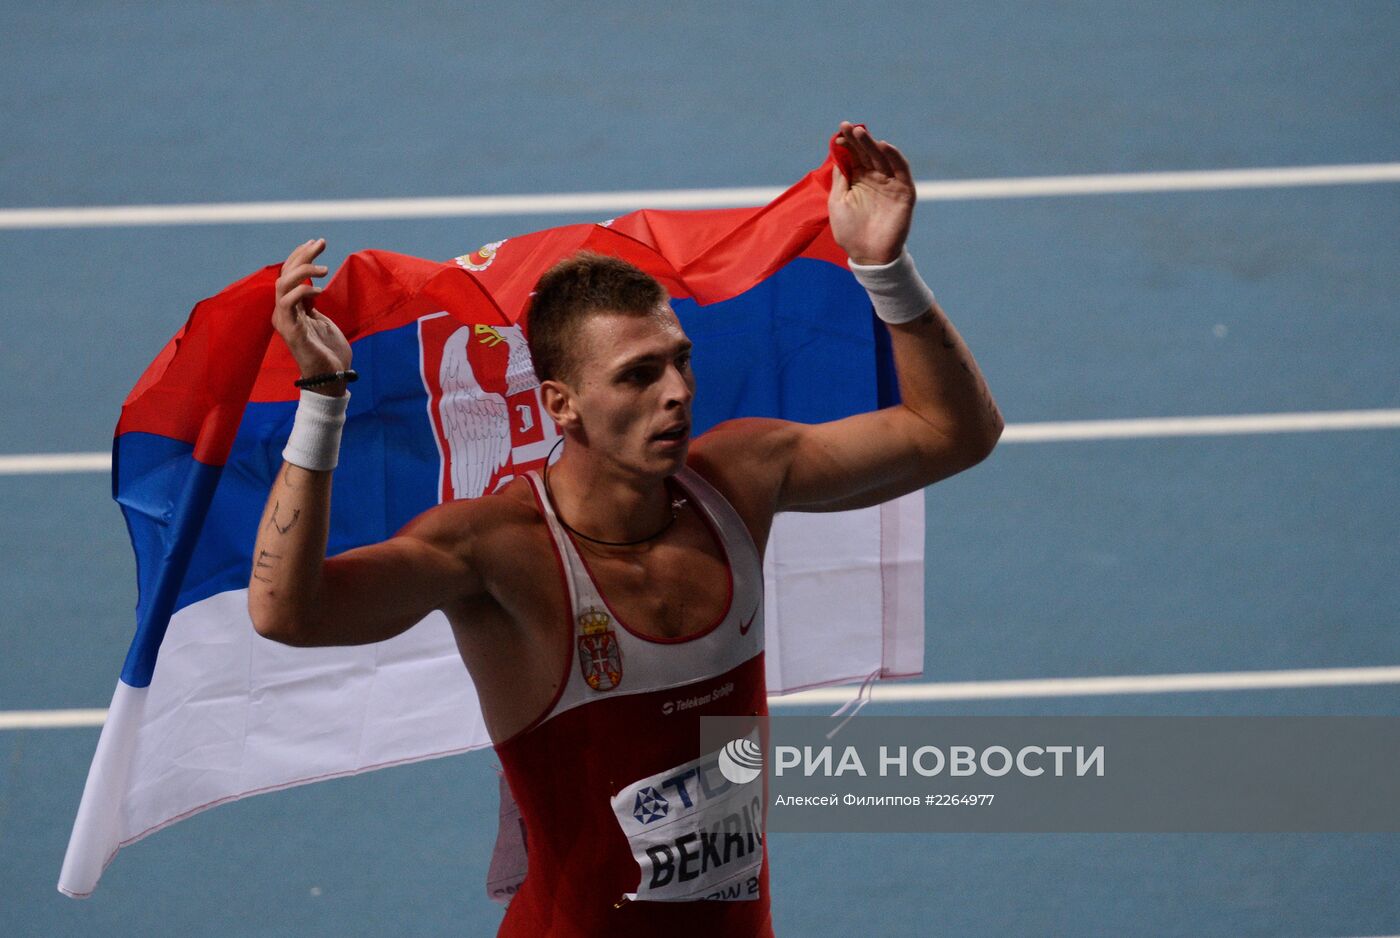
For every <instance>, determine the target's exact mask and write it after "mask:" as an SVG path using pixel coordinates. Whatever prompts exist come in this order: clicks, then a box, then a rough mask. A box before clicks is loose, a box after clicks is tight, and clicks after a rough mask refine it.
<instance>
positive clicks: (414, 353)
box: [58, 146, 924, 897]
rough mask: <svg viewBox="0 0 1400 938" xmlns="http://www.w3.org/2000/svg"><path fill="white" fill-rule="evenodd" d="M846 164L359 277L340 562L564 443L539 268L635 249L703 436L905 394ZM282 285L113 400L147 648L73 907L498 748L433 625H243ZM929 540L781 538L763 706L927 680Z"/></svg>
mask: <svg viewBox="0 0 1400 938" xmlns="http://www.w3.org/2000/svg"><path fill="white" fill-rule="evenodd" d="M845 159H846V156H845V152H844V150H842V149H840V148H838V147H835V146H833V147H832V154H831V156H830V157H829V158H828V160H827V162H826V163H825V164H823V165H822V166H821V167H820V168H819V169H817V170H815V171H813V172H812V173H810V174H809V175H808V176H807V177H806V178H804V179H803V180H802V181H801V182H799V183H798V184H797V185H795V186H793V187H792V188H791V189H789V190H788V191H786V192H785V193H783V194H782V195H781V196H780V197H779V198H778V199H777V200H775V201H774V202H772V203H771V204H769V205H767V206H765V207H762V208H756V209H738V210H716V211H688V212H682V211H638V212H634V213H632V214H629V215H625V216H623V217H621V218H617V219H613V220H610V221H607V222H603V223H602V224H579V225H568V226H564V227H560V228H551V229H549V230H546V231H540V232H535V233H533V234H527V235H522V236H516V237H511V238H508V239H506V240H502V241H497V242H495V243H493V244H489V245H486V246H484V247H482V248H481V249H479V250H477V251H473V252H471V253H469V254H464V255H462V256H460V257H457V258H455V259H454V260H452V261H449V262H447V263H439V262H435V261H427V260H421V259H418V258H413V257H406V256H403V255H397V254H389V253H385V252H379V251H365V252H362V253H358V254H354V255H352V256H351V257H350V258H348V259H347V260H346V262H345V264H344V265H343V266H342V267H341V268H340V269H339V270H338V271H337V272H336V275H335V277H334V278H333V279H332V280H331V281H330V283H329V284H328V285H327V288H326V290H325V292H324V293H323V294H322V295H321V296H320V297H319V299H318V301H317V307H318V308H319V309H320V310H321V311H322V312H324V313H326V314H327V315H328V316H330V317H331V318H332V319H334V320H335V321H336V323H337V324H338V325H339V326H340V327H341V329H342V330H343V331H344V332H345V334H346V336H347V338H349V339H350V341H351V343H352V345H353V349H354V360H355V367H356V369H357V370H358V371H359V372H360V375H361V379H360V381H359V382H358V383H356V384H355V385H354V387H353V393H352V396H351V400H350V411H349V417H348V420H347V423H346V427H345V431H344V438H343V443H342V446H341V451H340V465H339V467H338V468H337V469H336V471H335V475H334V483H333V494H332V506H333V508H332V516H331V526H330V543H329V548H328V553H329V554H336V553H339V552H341V551H344V550H348V549H350V548H353V547H358V546H361V545H364V544H370V543H374V542H377V541H381V540H384V539H385V538H388V537H390V536H392V535H393V534H395V533H396V532H397V531H398V529H399V528H400V527H402V526H403V525H404V524H405V523H407V522H408V521H409V520H410V519H412V518H413V517H414V516H415V515H417V514H419V513H420V512H422V511H425V510H426V509H428V508H430V507H432V506H433V505H435V504H437V503H439V502H441V501H443V500H445V499H454V498H473V497H477V496H480V495H482V494H485V493H490V492H493V491H495V490H496V489H497V488H499V487H500V486H501V485H503V484H505V483H506V482H508V481H509V480H510V479H511V478H513V477H514V476H515V475H517V474H519V473H522V472H524V471H526V470H528V469H531V468H536V467H539V466H541V465H543V462H544V460H545V458H546V457H547V454H548V452H549V449H550V447H551V446H552V445H553V443H554V442H555V440H556V439H557V429H556V428H555V426H554V425H553V423H552V422H551V421H550V420H548V419H547V418H546V416H545V414H544V411H543V408H542V407H541V405H540V399H539V395H538V391H537V384H536V381H535V377H534V374H533V371H532V370H531V368H530V358H529V354H528V348H527V346H526V344H525V339H526V329H525V327H526V326H527V323H525V322H524V321H523V316H524V311H525V309H526V306H527V305H528V299H529V295H530V291H531V289H532V287H533V285H534V283H535V281H536V280H537V279H538V278H539V276H540V275H541V274H542V273H543V272H544V271H545V270H546V269H548V268H549V267H550V266H551V265H552V264H554V263H555V262H556V261H558V260H560V259H561V258H563V257H566V256H568V255H570V254H572V253H574V252H576V251H578V250H581V249H588V250H593V251H598V252H601V253H605V254H611V255H616V256H618V257H622V258H625V259H627V260H628V261H631V262H632V263H634V264H636V265H637V266H639V267H641V268H642V269H644V270H646V271H648V272H649V273H651V274H652V275H653V276H655V277H656V278H657V279H658V280H659V281H660V282H661V283H662V284H663V285H664V286H665V288H666V290H667V291H668V292H669V294H670V296H671V300H672V306H673V307H674V309H675V311H676V313H677V315H678V316H679V317H680V321H681V324H682V326H683V327H684V328H685V331H686V332H687V333H688V334H689V335H690V337H691V338H692V339H693V340H694V343H695V349H694V354H693V362H694V370H695V374H696V380H697V384H698V392H697V396H696V399H695V406H694V426H695V429H696V431H697V432H703V431H704V430H705V429H707V428H709V427H711V426H713V425H715V424H716V423H718V422H720V421H723V420H727V419H729V418H732V417H737V416H770V417H781V418H786V419H789V420H797V421H803V422H808V423H817V422H822V421H827V420H834V419H837V418H840V417H845V416H848V415H850V414H855V413H860V412H863V411H868V410H873V409H875V408H878V407H882V406H886V405H889V404H892V403H894V402H895V400H896V394H897V391H896V385H895V381H894V375H893V370H892V364H891V360H890V352H889V346H888V337H887V334H886V332H885V329H884V326H883V325H881V324H880V323H879V322H878V320H876V319H875V318H874V316H873V314H872V311H871V307H870V302H869V299H868V297H867V296H866V294H865V291H864V290H863V289H862V288H861V287H860V286H859V285H858V284H857V283H856V282H855V280H854V279H853V277H852V276H851V274H850V273H849V271H848V270H847V268H846V265H845V256H844V253H843V252H842V251H841V250H840V249H839V248H838V247H837V246H836V244H835V242H834V240H833V239H832V236H831V231H830V228H829V226H828V223H827V209H826V200H827V195H828V192H829V189H830V180H831V166H832V162H833V161H842V160H845ZM277 273H278V268H277V267H275V266H272V267H267V268H265V269H263V270H261V271H258V272H257V273H254V274H253V275H251V276H249V277H247V278H245V279H243V280H240V281H238V282H237V283H234V284H232V285H231V286H229V287H228V288H227V289H225V290H224V291H223V292H222V293H220V294H218V295H217V296H215V297H212V298H211V299H207V300H205V301H203V302H201V303H200V304H199V305H197V306H196V307H195V308H194V311H193V312H192V313H191V315H190V317H189V320H188V321H187V322H186V324H185V326H184V328H183V329H181V330H180V331H179V332H178V333H177V334H176V335H175V337H174V338H173V339H172V340H171V341H170V343H169V344H168V345H167V346H166V347H165V348H164V349H163V350H162V351H161V353H160V354H159V355H158V356H157V357H156V359H155V361H154V362H153V363H152V364H151V366H150V367H149V368H148V369H147V370H146V373H145V374H144V375H142V376H141V379H140V380H139V381H138V382H137V384H136V387H135V388H134V389H133V390H132V392H131V394H130V396H129V397H128V398H127V400H126V402H125V404H124V405H123V407H122V414H121V420H120V422H119V423H118V425H117V431H116V439H115V442H114V445H113V470H112V488H113V493H114V497H115V498H116V500H117V502H118V503H119V504H120V505H121V508H122V512H123V514H124V516H125V518H126V522H127V526H128V529H129V531H130V534H131V541H132V545H133V547H134V549H135V552H136V566H137V577H138V580H139V594H138V595H139V599H138V602H137V607H136V619H137V624H136V636H135V638H134V640H133V641H132V643H131V648H130V651H129V652H128V654H127V657H126V662H125V664H124V666H123V668H122V671H121V678H120V680H119V681H118V683H117V689H116V693H115V694H114V695H113V698H112V705H111V708H110V709H109V711H108V716H107V721H106V724H105V725H104V727H103V730H102V735H101V738H100V739H99V741H98V744H97V751H96V754H95V755H94V757H93V762H92V768H91V769H90V771H89V773H88V779H87V785H86V788H85V789H84V791H83V798H82V803H81V804H80V806H79V808H78V814H77V818H76V820H75V822H74V825H73V833H72V837H71V840H70V841H69V845H68V853H67V856H66V857H65V858H64V862H63V870H62V873H61V874H60V877H59V883H58V888H59V890H60V891H61V892H63V893H65V894H67V895H69V896H74V897H82V896H86V895H89V894H91V893H92V891H93V890H94V889H95V888H96V885H97V881H98V878H99V877H100V876H101V874H102V871H103V869H105V868H106V865H107V864H108V863H110V862H111V861H112V859H113V857H115V856H116V853H117V851H118V850H119V849H121V848H122V847H124V846H126V845H128V844H131V843H134V842H135V841H137V840H140V839H141V838H143V837H145V836H146V835H148V834H151V833H154V832H155V831H158V830H160V829H161V828H162V827H165V826H166V825H169V824H173V823H174V822H176V821H178V820H180V819H182V818H186V817H189V816H190V815H192V814H195V813H197V812H199V811H203V810H205V809H206V808H211V807H213V806H215V805H218V804H222V803H224V802H227V801H232V800H234V799H237V798H242V797H245V796H247V795H253V794H258V793H261V792H268V791H274V790H276V789H279V788H287V787H289V786H292V785H300V784H304V783H307V782H314V781H319V780H321V779H327V778H333V777H336V776H341V775H349V774H354V773H358V772H365V771H368V770H370V769H377V768H381V767H384V766H389V765H397V764H401V763H405V762H412V761H415V760H420V759H429V758H434V757H437V756H446V755H452V754H454V753H461V752H466V751H468V750H471V749H478V748H482V747H485V746H489V745H490V739H489V737H488V736H487V732H486V727H485V724H484V722H483V721H482V717H481V710H480V706H479V704H478V701H477V697H476V692H475V689H474V688H473V685H472V682H471V679H470V677H469V675H468V673H467V671H466V668H465V667H464V666H463V664H462V661H461V659H460V658H459V656H458V652H457V648H456V645H455V643H454V641H453V638H452V633H451V629H450V627H449V626H448V623H447V621H446V618H445V617H444V616H443V615H442V614H441V613H434V614H432V615H430V616H428V617H427V618H425V619H424V620H423V621H422V622H420V623H418V624H417V625H416V626H414V627H413V628H411V629H409V630H408V631H407V632H405V633H403V634H402V635H399V636H397V637H396V638H393V639H391V640H389V641H385V642H380V643H378V644H374V645H365V646H357V647H348V648H314V649H305V648H291V647H287V646H283V645H279V644H277V643H275V642H272V641H268V640H266V639H264V638H261V637H260V636H259V635H258V634H257V633H256V632H255V631H254V630H253V626H252V624H251V622H250V621H249V618H248V613H247V584H248V578H249V573H250V564H251V554H252V548H253V542H254V538H255V535H256V531H257V525H258V521H259V518H260V517H261V513H262V507H263V504H264V502H265V500H266V498H267V494H268V491H269V489H270V487H271V485H272V481H273V478H274V476H275V475H276V473H277V471H278V470H279V468H280V467H281V463H282V457H281V451H282V447H283V446H284V444H285V443H286V439H287V435H288V433H289V432H290V430H291V425H292V418H293V414H294V412H295V408H296V395H297V392H296V389H295V388H294V387H293V384H292V382H293V381H294V380H295V379H296V377H297V376H298V375H297V370H296V366H295V364H294V363H293V361H292V359H291V356H290V354H289V353H288V352H287V350H286V348H285V346H284V344H283V343H282V341H281V340H280V339H276V338H275V336H274V333H273V330H272V325H271V312H272V306H273V285H274V281H275V279H276V276H277ZM923 524H924V511H923V498H922V494H921V493H915V494H914V495H910V496H906V497H905V498H902V499H899V500H897V501H895V502H891V503H888V504H886V505H882V506H879V507H876V508H869V509H863V510H859V511H851V512H838V513H826V514H786V515H782V516H780V517H779V518H778V519H777V522H776V524H775V525H774V527H773V531H772V536H771V541H770V543H769V546H768V551H767V558H766V561H765V568H764V574H765V584H766V605H765V608H764V615H765V620H766V622H767V629H768V631H767V634H766V656H765V657H766V661H767V680H768V687H769V691H770V692H771V693H774V694H782V693H787V692H790V691H795V690H799V689H803V688H809V687H815V686H819V685H825V684H835V683H842V682H848V681H853V680H859V679H862V678H866V677H869V676H872V675H874V676H879V677H886V678H889V677H906V676H915V675H918V674H920V673H921V672H922V667H923V627H924V613H923ZM494 820H495V819H484V820H483V830H484V831H485V830H488V829H489V827H490V825H491V822H493V821H494Z"/></svg>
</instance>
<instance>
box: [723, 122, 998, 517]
mask: <svg viewBox="0 0 1400 938" xmlns="http://www.w3.org/2000/svg"><path fill="white" fill-rule="evenodd" d="M841 142H842V143H843V145H845V146H846V147H847V148H848V149H849V150H850V151H851V154H852V157H853V162H854V166H853V172H852V178H851V179H850V180H846V179H845V178H844V177H843V176H842V175H841V174H840V173H839V172H836V173H833V180H832V182H833V185H832V195H831V200H830V203H829V208H830V212H831V225H832V232H833V234H834V235H835V236H836V240H837V242H838V243H839V244H840V245H841V246H842V247H843V248H844V249H845V250H846V253H847V254H848V255H849V256H850V257H851V259H852V260H854V261H855V262H856V263H858V264H867V265H872V264H883V263H887V262H889V261H891V260H893V259H894V258H896V257H898V256H899V255H900V253H901V252H902V251H903V248H904V242H905V239H906V237H907V236H908V231H909V225H910V219H911V217H912V211H913V204H914V181H913V177H912V173H911V171H910V169H909V165H908V163H907V162H906V161H905V160H904V157H903V155H901V154H900V153H899V151H898V150H897V149H895V148H894V147H892V146H890V145H889V144H888V143H886V142H884V141H878V142H877V141H875V140H874V139H873V138H872V137H871V136H870V135H869V133H867V132H866V131H865V129H864V128H863V127H853V126H852V125H850V124H842V125H841ZM882 328H888V329H889V332H890V341H891V347H892V350H893V353H894V364H895V371H896V374H897V375H898V380H899V389H900V398H901V403H900V404H898V405H896V406H894V407H887V408H884V409H882V410H878V411H872V412H870V413H865V414H857V415H855V416H853V417H848V418H846V419H843V420H836V421H832V422H830V423H824V424H813V425H807V424H798V423H791V422H788V421H781V420H760V419H754V420H736V421H731V422H729V423H727V424H723V425H721V426H720V427H716V428H715V430H714V431H712V433H710V434H706V438H704V439H705V442H704V443H703V444H702V445H701V446H700V447H698V451H697V456H698V457H699V458H701V459H702V460H707V461H708V462H709V463H710V465H711V466H712V467H714V468H713V469H712V471H721V472H722V471H724V470H723V469H720V468H719V467H721V466H729V467H732V468H731V471H734V470H738V471H740V472H742V474H743V476H744V477H745V478H746V479H748V482H747V485H749V486H757V487H759V488H760V489H762V490H763V491H765V492H767V493H768V497H767V499H766V501H767V503H768V505H769V507H770V508H771V509H772V510H773V511H775V512H776V511H785V510H787V511H793V510H795V511H839V510H844V509H849V508H862V507H866V506H869V505H876V504H879V503H881V502H884V501H888V500H889V499H891V498H896V497H898V496H900V495H904V494H906V493H908V492H913V491H917V490H918V489H921V488H923V487H924V486H927V485H930V484H932V483H934V482H937V481H938V480H940V479H944V478H947V477H948V476H951V475H953V474H955V473H958V472H961V471H963V470H964V469H967V468H969V467H971V466H973V465H976V464H977V463H978V462H980V461H981V460H983V459H985V458H986V457H987V455H988V454H989V453H991V451H992V448H993V447H994V446H995V445H996V442H997V440H998V439H999V438H1000V436H1001V432H1002V429H1003V428H1004V422H1003V420H1002V416H1001V412H1000V411H999V410H998V409H997V405H996V402H995V401H994V400H993V399H992V395H991V392H990V391H989V390H988V388H987V382H986V380H985V379H984V378H983V377H982V372H981V371H980V369H979V368H978V367H977V362H976V360H975V359H974V358H973V357H972V352H971V351H969V350H968V348H967V345H966V344H965V343H964V342H963V340H962V337H961V336H960V335H959V334H958V331H957V329H955V328H954V327H953V324H952V323H951V322H950V321H949V320H948V317H947V316H945V315H944V313H943V310H942V309H940V308H939V306H938V304H937V303H933V304H931V305H930V307H929V308H928V309H927V310H926V311H924V312H923V313H922V315H919V316H918V317H917V318H915V319H913V320H912V321H909V322H904V323H899V324H895V325H885V326H882ZM699 442H700V441H697V443H699ZM740 466H742V469H738V467H740Z"/></svg>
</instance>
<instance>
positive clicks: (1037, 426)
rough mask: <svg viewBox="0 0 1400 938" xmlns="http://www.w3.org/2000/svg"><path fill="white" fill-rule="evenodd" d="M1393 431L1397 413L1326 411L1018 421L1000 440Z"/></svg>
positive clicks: (1399, 412)
mask: <svg viewBox="0 0 1400 938" xmlns="http://www.w3.org/2000/svg"><path fill="white" fill-rule="evenodd" d="M1396 427H1400V409H1397V410H1331V411H1317V412H1313V413H1300V414H1230V415H1224V416H1216V417H1147V418H1141V419H1136V420H1070V421H1064V422H1060V423H1019V424H1011V425H1009V426H1008V427H1007V428H1006V432H1005V433H1003V434H1002V437H1001V440H1002V442H1003V443H1056V442H1061V441H1065V440H1141V439H1149V438H1152V437H1163V436H1236V435H1239V434H1245V433H1313V432H1316V431H1319V430H1386V429H1393V428H1396Z"/></svg>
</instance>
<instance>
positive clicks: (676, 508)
mask: <svg viewBox="0 0 1400 938" xmlns="http://www.w3.org/2000/svg"><path fill="white" fill-rule="evenodd" d="M563 442H564V441H563V440H562V439H561V440H560V441H559V443H555V444H554V447H553V449H551V450H550V451H549V456H546V457H545V460H544V472H543V473H542V476H543V478H544V494H545V497H546V498H548V499H549V504H550V507H552V508H553V509H554V517H555V519H556V520H557V521H558V522H559V523H560V524H562V525H563V526H564V530H566V531H568V532H569V533H570V534H572V535H574V536H575V537H581V538H583V539H584V540H585V541H592V542H593V543H594V544H602V545H603V546H605V547H635V546H636V545H638V544H645V543H646V542H647V541H654V540H656V539H657V538H658V537H660V536H661V535H663V534H665V533H666V532H667V531H669V530H670V529H671V525H673V524H675V523H676V519H677V518H679V517H680V516H681V509H682V508H684V507H685V503H686V499H684V498H673V499H671V517H670V518H668V519H666V523H665V524H663V525H662V526H661V528H660V530H658V531H657V532H656V533H655V534H648V535H647V536H646V537H640V538H638V539H637V540H635V541H605V540H602V539H601V538H596V537H589V536H588V535H587V534H584V533H583V532H582V531H580V530H578V529H577V528H574V527H572V526H570V524H569V522H567V521H565V520H564V516H563V515H561V514H559V505H558V503H557V502H555V500H554V493H553V492H552V491H550V488H549V460H550V457H552V456H553V455H554V450H556V449H558V448H559V444H560V443H563Z"/></svg>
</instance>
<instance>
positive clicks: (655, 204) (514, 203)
mask: <svg viewBox="0 0 1400 938" xmlns="http://www.w3.org/2000/svg"><path fill="white" fill-rule="evenodd" d="M1387 182H1400V163H1355V164H1342V165H1332V166H1278V167H1258V168H1253V169H1209V170H1187V171H1182V172H1160V173H1100V174H1094V175H1077V176H1024V177H1012V178H1005V179H925V180H920V181H919V182H918V184H917V185H918V191H919V198H921V199H924V200H925V201H935V202H940V201H941V202H956V201H966V200H973V199H1024V198H1036V197H1045V196H1079V195H1112V194H1122V193H1140V192H1205V191H1215V190H1220V189H1274V188H1291V187H1296V186H1337V185H1358V184H1366V183H1387ZM782 191H783V190H782V189H781V188H780V187H778V186H746V187H739V188H723V189H653V190H633V191H624V192H553V193H541V194H537V195H468V196H430V197H422V198H404V199H319V200H313V201H284V202H212V203H191V204H183V205H95V206H73V207H62V208H7V209H0V229H6V228H8V229H30V228H112V227H135V226H144V225H222V224H248V223H255V222H256V223H268V222H307V221H361V220H366V219H401V218H462V217H468V216H509V215H571V214H586V215H598V214H617V213H621V212H630V211H633V210H635V209H639V208H658V209H695V208H738V207H741V206H748V205H764V204H766V203H768V202H771V201H772V200H773V199H775V198H777V196H778V195H779V193H781V192H782Z"/></svg>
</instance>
